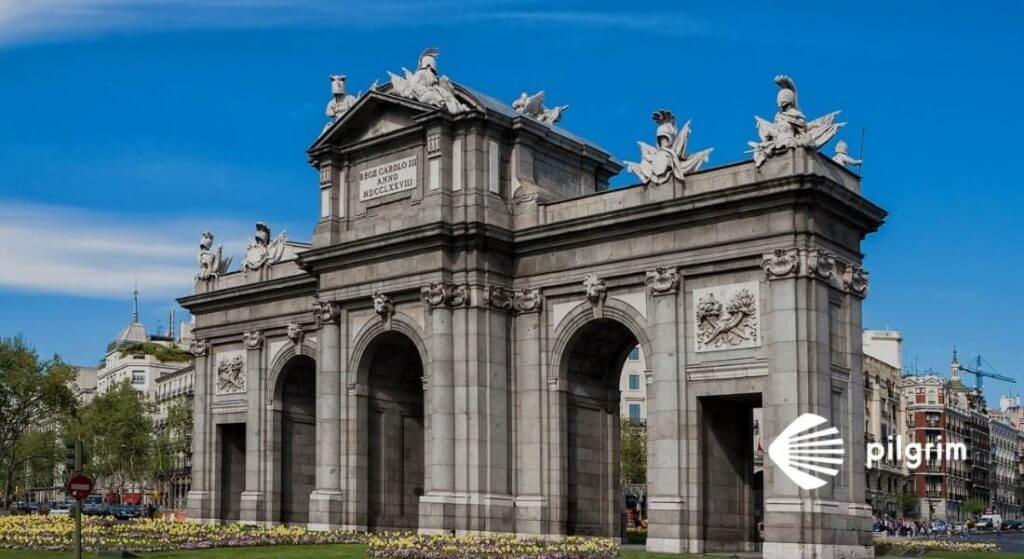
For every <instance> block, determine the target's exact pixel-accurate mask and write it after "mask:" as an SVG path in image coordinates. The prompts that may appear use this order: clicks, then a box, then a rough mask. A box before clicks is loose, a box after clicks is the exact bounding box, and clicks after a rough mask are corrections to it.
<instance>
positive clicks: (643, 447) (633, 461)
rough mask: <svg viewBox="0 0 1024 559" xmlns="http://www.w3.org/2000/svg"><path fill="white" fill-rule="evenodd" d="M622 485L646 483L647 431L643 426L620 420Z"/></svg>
mask: <svg viewBox="0 0 1024 559" xmlns="http://www.w3.org/2000/svg"><path fill="white" fill-rule="evenodd" d="M619 451H620V453H621V460H622V483H647V429H646V427H644V425H642V424H640V423H637V422H634V421H630V420H628V419H623V420H622V428H621V430H620V435H619Z"/></svg>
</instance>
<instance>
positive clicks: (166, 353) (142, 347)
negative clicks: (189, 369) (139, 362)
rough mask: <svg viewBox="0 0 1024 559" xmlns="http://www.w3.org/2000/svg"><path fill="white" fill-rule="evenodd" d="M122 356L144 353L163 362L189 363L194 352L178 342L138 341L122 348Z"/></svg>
mask: <svg viewBox="0 0 1024 559" xmlns="http://www.w3.org/2000/svg"><path fill="white" fill-rule="evenodd" d="M120 353H121V357H125V356H126V355H134V354H140V353H141V354H144V355H152V356H153V357H156V358H157V360H158V361H160V362H161V363H187V362H188V361H191V360H192V354H191V353H189V352H188V351H186V350H185V349H183V348H181V347H178V345H177V344H171V345H163V344H158V343H154V342H136V343H133V344H128V345H126V346H124V347H123V348H121V351H120Z"/></svg>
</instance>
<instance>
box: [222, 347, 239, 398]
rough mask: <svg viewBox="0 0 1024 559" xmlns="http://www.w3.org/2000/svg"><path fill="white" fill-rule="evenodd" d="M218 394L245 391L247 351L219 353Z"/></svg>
mask: <svg viewBox="0 0 1024 559" xmlns="http://www.w3.org/2000/svg"><path fill="white" fill-rule="evenodd" d="M215 372H216V374H217V394H218V395H222V394H239V393H241V392H245V387H246V386H245V385H246V383H245V353H244V352H241V351H227V352H224V353H220V354H218V355H217V365H216V369H215Z"/></svg>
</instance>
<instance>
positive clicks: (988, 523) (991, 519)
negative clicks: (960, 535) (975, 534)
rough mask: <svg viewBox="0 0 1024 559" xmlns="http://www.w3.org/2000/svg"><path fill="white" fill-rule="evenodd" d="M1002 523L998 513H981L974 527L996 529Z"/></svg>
mask: <svg viewBox="0 0 1024 559" xmlns="http://www.w3.org/2000/svg"><path fill="white" fill-rule="evenodd" d="M1002 525H1003V517H1002V515H998V514H983V515H981V520H980V521H978V524H977V526H975V528H977V529H979V530H998V529H999V528H1000V527H1001V526H1002Z"/></svg>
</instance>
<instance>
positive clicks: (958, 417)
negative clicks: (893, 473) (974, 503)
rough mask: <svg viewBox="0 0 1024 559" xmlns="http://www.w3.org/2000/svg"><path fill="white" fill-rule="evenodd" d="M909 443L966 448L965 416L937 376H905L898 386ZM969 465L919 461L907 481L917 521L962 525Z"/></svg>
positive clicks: (948, 387)
mask: <svg viewBox="0 0 1024 559" xmlns="http://www.w3.org/2000/svg"><path fill="white" fill-rule="evenodd" d="M901 390H902V393H903V408H904V410H905V411H904V413H905V415H906V434H907V435H906V437H905V438H906V441H907V442H908V443H918V444H922V445H923V444H927V443H929V442H930V443H933V444H934V443H936V442H938V441H939V440H940V437H941V440H942V441H943V442H944V443H945V444H957V443H963V444H968V442H969V439H970V437H971V430H970V427H969V417H970V416H969V410H968V409H966V406H965V403H966V402H965V401H962V399H961V398H958V397H957V395H956V394H955V391H954V390H953V388H952V386H951V384H950V382H949V380H948V379H945V378H943V377H940V376H938V375H925V376H907V377H904V378H903V380H902V382H901ZM971 473H972V472H971V465H970V463H969V462H965V461H955V462H954V461H941V462H940V461H937V460H934V459H933V460H927V461H922V463H921V465H920V466H919V467H918V468H916V469H914V470H912V471H911V472H910V475H911V477H912V483H913V488H914V494H915V495H917V497H918V502H919V506H920V512H919V515H918V516H919V517H920V518H924V519H933V518H943V519H947V520H965V519H966V518H965V513H964V511H963V510H962V505H963V504H964V502H965V501H966V500H967V498H968V497H969V496H970V492H971V488H972V477H971Z"/></svg>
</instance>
